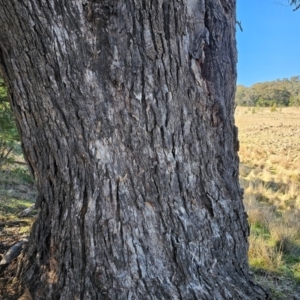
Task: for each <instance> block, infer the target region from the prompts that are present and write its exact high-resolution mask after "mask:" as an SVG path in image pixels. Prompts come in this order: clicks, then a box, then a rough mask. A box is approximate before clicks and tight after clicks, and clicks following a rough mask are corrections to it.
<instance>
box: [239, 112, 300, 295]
mask: <svg viewBox="0 0 300 300" xmlns="http://www.w3.org/2000/svg"><path fill="white" fill-rule="evenodd" d="M235 118H236V125H237V126H238V128H239V140H240V151H239V156H240V161H241V164H240V182H241V185H242V187H243V188H244V191H245V194H244V203H245V207H246V210H247V213H248V216H249V223H250V226H251V231H250V232H251V234H250V249H249V262H250V265H251V267H252V269H253V271H254V273H255V274H256V276H257V279H258V280H259V281H261V283H262V284H263V285H265V286H267V287H269V288H270V289H271V290H273V293H274V299H300V294H299V293H300V291H299V288H297V285H298V286H300V108H295V107H289V108H276V109H275V110H274V109H270V108H246V107H237V109H236V114H235ZM293 297H296V298H293ZM297 297H299V298H297Z"/></svg>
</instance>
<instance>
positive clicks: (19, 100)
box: [0, 0, 266, 299]
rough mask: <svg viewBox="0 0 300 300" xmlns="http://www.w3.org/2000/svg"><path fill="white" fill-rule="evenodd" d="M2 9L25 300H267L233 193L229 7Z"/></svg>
mask: <svg viewBox="0 0 300 300" xmlns="http://www.w3.org/2000/svg"><path fill="white" fill-rule="evenodd" d="M0 8H1V14H0V48H1V52H0V54H1V55H0V57H1V73H2V76H4V78H5V80H6V84H7V85H8V89H9V97H10V101H11V106H12V108H13V111H14V115H15V117H16V120H17V123H18V128H19V130H20V134H21V139H22V145H23V149H24V155H25V158H26V160H27V162H28V165H29V166H30V169H31V171H32V175H33V176H34V178H35V181H36V185H37V189H38V192H39V196H38V199H37V203H36V206H37V208H38V209H39V215H38V218H37V220H36V222H35V224H34V226H33V228H32V233H31V236H30V242H29V245H28V247H27V249H26V251H25V252H24V254H23V256H22V258H21V259H20V262H19V266H20V268H19V270H20V273H19V277H20V278H22V282H23V288H24V289H25V291H26V294H27V296H28V295H30V297H31V298H33V299H265V297H266V292H265V291H264V290H263V289H261V288H260V287H259V286H257V285H256V284H255V283H254V282H253V281H252V278H251V276H250V275H249V267H248V262H247V250H248V241H247V237H248V234H249V227H248V224H247V216H246V213H245V211H244V207H243V204H242V196H243V193H242V190H241V188H240V186H239V182H238V156H237V150H238V139H237V129H236V127H235V125H234V118H233V114H234V103H233V99H234V94H235V84H236V57H237V54H236V40H235V24H236V19H235V1H234V0H228V1H223V0H206V1H204V0H201V1H196V0H185V1H181V0H172V1H163V0H152V1H150V0H118V1H116V0H110V1H106V0H103V1H88V0H73V1H57V0H54V1H53V0H51V1H50V0H42V1H41V0H39V1H38V0H25V1H18V0H10V1H6V0H0ZM28 297H29V296H28Z"/></svg>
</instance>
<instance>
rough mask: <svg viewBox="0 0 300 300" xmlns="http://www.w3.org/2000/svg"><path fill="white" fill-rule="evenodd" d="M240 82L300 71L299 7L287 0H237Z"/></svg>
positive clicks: (273, 78)
mask: <svg viewBox="0 0 300 300" xmlns="http://www.w3.org/2000/svg"><path fill="white" fill-rule="evenodd" d="M237 20H238V21H241V23H242V27H243V32H241V31H240V29H239V27H238V26H237V47H238V80H237V83H238V84H243V85H245V86H251V85H252V84H254V83H257V82H263V81H272V80H275V79H282V78H290V77H292V76H296V75H300V9H299V10H297V11H295V12H294V11H293V8H292V7H291V6H288V0H237Z"/></svg>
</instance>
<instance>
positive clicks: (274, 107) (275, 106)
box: [270, 103, 277, 112]
mask: <svg viewBox="0 0 300 300" xmlns="http://www.w3.org/2000/svg"><path fill="white" fill-rule="evenodd" d="M270 111H271V112H276V111H277V105H276V103H274V104H273V105H272V106H271V108H270Z"/></svg>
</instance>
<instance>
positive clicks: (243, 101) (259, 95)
mask: <svg viewBox="0 0 300 300" xmlns="http://www.w3.org/2000/svg"><path fill="white" fill-rule="evenodd" d="M235 102H236V104H237V105H241V106H273V105H277V106H299V105H300V76H293V77H291V78H290V79H288V78H284V79H277V80H274V81H267V82H262V83H256V84H254V85H252V86H251V87H246V86H244V85H237V89H236V95H235Z"/></svg>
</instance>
